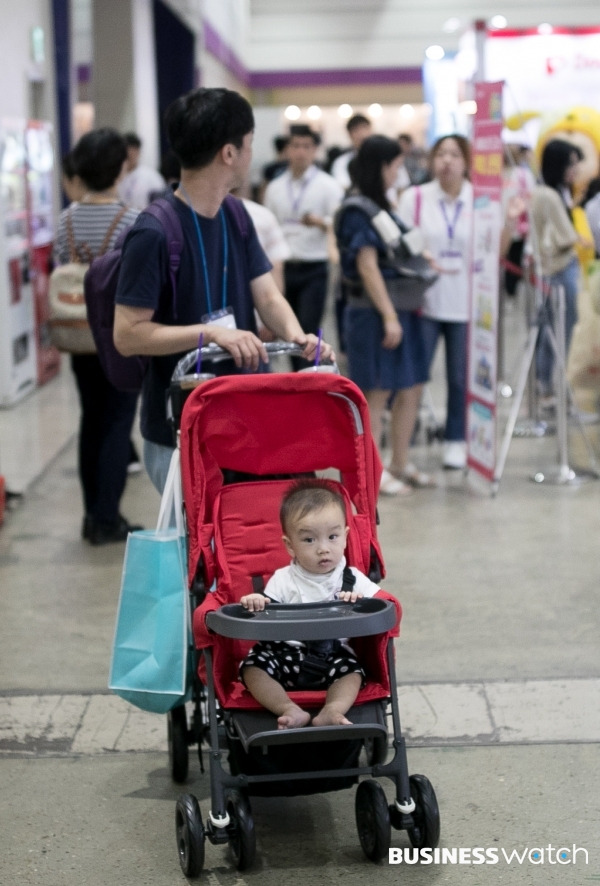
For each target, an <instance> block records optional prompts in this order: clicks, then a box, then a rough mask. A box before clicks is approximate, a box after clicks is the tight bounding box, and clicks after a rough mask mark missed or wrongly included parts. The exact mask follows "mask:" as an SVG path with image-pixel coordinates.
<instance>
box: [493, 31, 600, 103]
mask: <svg viewBox="0 0 600 886" xmlns="http://www.w3.org/2000/svg"><path fill="white" fill-rule="evenodd" d="M486 37H487V39H486V42H485V76H486V78H487V79H489V80H500V79H503V80H504V81H505V84H506V88H505V91H504V116H505V118H508V117H511V116H512V115H514V114H524V115H525V118H527V116H528V115H529V114H531V113H538V114H544V113H545V112H546V113H548V112H549V113H556V112H560V110H561V109H564V108H568V107H570V106H571V105H573V104H576V105H590V106H591V107H592V108H596V107H597V106H598V95H600V28H599V27H585V28H550V27H547V28H544V27H543V26H542V27H541V28H539V29H538V28H535V29H530V30H504V31H488V33H487V35H486Z"/></svg>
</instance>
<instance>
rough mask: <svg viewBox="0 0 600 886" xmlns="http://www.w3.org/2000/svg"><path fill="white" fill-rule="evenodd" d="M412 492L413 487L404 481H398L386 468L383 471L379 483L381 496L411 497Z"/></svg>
mask: <svg viewBox="0 0 600 886" xmlns="http://www.w3.org/2000/svg"><path fill="white" fill-rule="evenodd" d="M412 491H413V490H412V487H410V486H409V485H408V483H405V482H404V481H403V480H396V478H395V477H392V475H391V474H390V472H389V471H388V470H387V469H386V468H384V469H383V473H382V474H381V481H380V483H379V494H380V495H411V494H412Z"/></svg>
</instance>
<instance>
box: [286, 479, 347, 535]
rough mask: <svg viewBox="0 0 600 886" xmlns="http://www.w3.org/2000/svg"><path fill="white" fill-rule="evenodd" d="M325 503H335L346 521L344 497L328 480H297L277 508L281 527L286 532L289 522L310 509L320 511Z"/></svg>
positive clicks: (300, 516)
mask: <svg viewBox="0 0 600 886" xmlns="http://www.w3.org/2000/svg"><path fill="white" fill-rule="evenodd" d="M327 505H337V506H338V507H339V508H340V510H341V512H342V514H343V515H344V523H345V522H346V503H345V501H344V498H343V496H342V495H341V494H340V493H339V492H338V491H337V489H336V488H335V487H334V486H332V484H331V482H330V481H329V480H320V479H313V478H310V479H308V478H307V479H304V480H297V481H296V482H295V483H294V484H293V485H292V486H290V488H289V489H288V491H287V492H286V493H285V495H284V496H283V500H282V502H281V508H280V510H279V519H280V521H281V528H282V529H283V531H284V532H287V531H288V528H289V525H290V523H293V522H296V521H298V520H301V519H302V518H303V517H306V515H307V514H309V513H310V512H311V511H320V510H321V509H322V508H324V507H327Z"/></svg>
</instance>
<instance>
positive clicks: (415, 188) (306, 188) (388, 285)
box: [55, 89, 600, 544]
mask: <svg viewBox="0 0 600 886" xmlns="http://www.w3.org/2000/svg"><path fill="white" fill-rule="evenodd" d="M165 126H166V131H167V135H168V138H169V142H170V146H171V150H170V152H169V154H168V155H167V156H166V157H165V158H164V160H163V163H162V164H161V172H158V171H156V170H154V169H152V168H149V167H147V166H144V164H143V163H141V149H142V144H141V140H140V139H139V137H138V136H137V135H135V134H134V133H126V134H124V135H121V134H119V133H118V132H116V131H115V130H113V129H109V128H103V129H98V130H94V131H92V132H90V133H88V134H87V135H84V136H83V137H82V138H81V139H80V141H79V142H78V144H77V145H76V147H75V148H74V149H73V151H72V152H71V153H70V154H69V155H68V156H67V157H66V158H64V162H63V172H64V176H63V184H64V190H65V194H66V195H67V197H68V199H69V200H70V201H72V202H71V203H70V205H69V206H68V207H67V208H66V209H65V210H64V211H63V213H62V214H61V217H60V219H59V225H58V233H57V241H56V250H55V258H56V261H57V262H58V263H62V262H67V261H69V260H70V255H71V253H72V250H73V246H75V248H76V250H78V251H79V253H80V254H81V252H82V250H84V251H85V252H86V255H87V258H86V260H89V259H90V257H92V256H94V255H95V254H97V253H98V251H99V250H100V248H101V247H102V248H106V246H107V244H106V243H104V241H105V239H106V238H107V237H108V246H109V247H110V246H112V245H113V244H114V242H115V241H116V239H117V237H118V236H119V234H120V232H121V231H123V230H124V229H127V228H130V230H129V233H128V234H127V237H126V240H125V245H124V248H123V258H122V268H121V275H120V282H119V288H118V293H117V305H116V315H115V343H116V345H117V347H118V349H119V350H120V351H122V353H124V354H134V353H135V354H142V355H146V356H149V357H150V368H149V370H148V373H147V378H146V380H145V383H144V387H143V391H142V395H141V432H142V436H143V438H144V461H145V464H146V468H147V470H148V473H149V474H150V477H151V479H152V480H153V482H154V484H155V485H156V487H157V489H159V490H161V489H162V487H163V484H164V479H165V476H166V472H167V469H168V463H169V459H170V455H171V452H172V447H173V441H172V431H171V428H170V427H169V426H168V422H167V419H166V414H165V392H166V389H167V388H168V386H169V380H170V376H171V373H172V370H173V368H174V366H175V364H176V362H177V360H178V358H179V356H180V355H181V353H182V352H185V351H186V350H190V349H192V348H194V347H195V346H196V345H197V342H198V340H199V335H200V334H202V335H203V339H204V342H205V344H208V343H210V342H215V343H216V344H219V345H220V346H221V347H223V348H224V349H225V350H227V351H228V352H229V354H230V356H231V361H230V362H229V363H228V364H224V365H223V367H222V369H221V370H220V371H226V372H231V371H234V372H237V371H256V370H257V369H259V368H260V367H263V368H264V364H266V363H267V362H268V358H267V354H266V351H265V348H264V342H265V341H267V340H269V339H270V338H273V337H281V338H284V339H286V340H289V341H295V342H297V343H298V344H300V345H301V346H302V348H303V354H302V358H295V360H294V366H293V368H294V369H295V370H298V369H301V368H303V367H304V366H306V365H307V361H309V360H311V359H312V358H314V356H315V352H316V347H317V345H318V346H319V347H320V348H321V349H322V350H321V356H322V357H323V356H330V355H333V349H332V348H331V347H330V345H329V344H326V343H323V342H321V340H320V330H321V328H322V325H323V317H324V313H325V310H326V299H327V295H328V293H331V292H333V291H337V298H336V311H337V318H338V333H339V342H338V343H337V345H338V346H339V348H340V349H341V350H343V351H345V352H346V358H347V372H348V375H349V377H350V378H351V379H352V380H353V381H354V382H355V383H356V384H357V385H358V387H359V388H360V389H361V390H362V391H363V392H364V394H365V397H366V400H367V403H368V407H369V413H370V418H371V424H372V430H373V434H374V439H375V440H376V442H377V443H382V441H383V439H384V419H388V420H389V427H388V429H387V431H388V433H387V434H386V435H385V436H386V438H387V439H389V454H388V453H387V452H386V453H382V455H385V457H386V459H385V470H384V473H383V477H382V481H381V488H380V493H381V494H383V495H392V496H405V495H408V494H411V493H412V492H413V490H414V489H415V488H424V487H429V486H432V485H435V480H434V478H433V477H432V476H431V475H430V474H427V473H425V472H424V471H422V470H420V469H419V468H418V467H417V466H416V465H415V464H414V463H413V461H412V458H411V455H410V452H411V441H412V440H413V436H414V432H415V426H416V423H417V419H418V415H419V407H420V404H421V399H422V395H423V386H424V385H425V384H426V382H427V381H428V379H429V378H430V375H431V371H432V364H433V361H434V358H435V355H436V351H437V348H438V343H439V340H440V339H442V340H443V345H444V352H445V375H446V382H447V398H446V411H445V412H446V420H445V426H444V434H443V436H444V450H443V460H442V465H443V467H444V468H447V469H449V470H452V469H458V470H460V469H462V468H464V467H465V465H466V443H465V438H466V430H465V405H466V386H467V383H466V375H467V339H468V325H469V273H470V243H471V239H472V225H473V191H472V186H471V184H470V181H469V173H470V162H471V156H470V153H471V152H470V144H469V141H468V139H467V138H465V137H464V136H463V135H460V134H458V133H450V134H447V135H444V136H443V137H441V138H439V139H438V140H437V141H436V142H435V143H434V144H433V146H432V147H431V148H430V149H429V151H428V152H425V150H424V149H423V148H422V147H420V146H416V145H415V144H414V142H413V140H412V138H411V136H410V135H408V134H406V133H403V134H401V135H400V136H399V137H398V138H389V137H387V136H383V135H380V134H374V133H373V127H372V123H371V121H370V120H369V119H368V118H367V117H365V116H363V115H361V114H357V115H355V116H353V117H352V118H351V119H350V120H349V121H348V124H347V133H348V140H349V142H350V144H349V146H348V147H347V149H345V150H343V149H337V150H333V149H330V150H329V151H328V152H327V153H326V155H323V152H320V148H321V137H320V135H319V133H317V132H316V131H314V130H313V129H311V128H310V126H308V125H306V124H296V125H293V126H291V127H290V129H289V132H288V133H286V134H285V135H280V136H277V137H276V139H275V140H274V147H275V150H276V157H275V159H274V160H273V161H272V162H270V163H268V164H266V165H265V166H264V168H263V180H262V182H261V183H260V186H259V187H258V188H257V189H256V192H255V194H254V196H255V197H256V198H257V199H256V200H254V201H253V200H247V199H243V201H241V209H240V208H235V207H234V206H233V205H232V202H231V201H232V200H233V199H234V198H232V197H231V196H230V194H231V193H232V192H233V193H235V194H237V195H239V196H241V197H245V194H246V193H247V191H248V184H249V182H248V176H249V169H250V161H251V155H252V146H251V143H252V136H253V131H254V117H253V114H252V109H251V107H250V105H249V104H248V102H247V101H246V100H245V99H244V98H242V97H241V96H240V95H238V94H237V93H235V92H232V91H230V90H226V89H197V90H193V91H192V92H191V93H189V94H187V95H185V96H182V97H181V98H180V99H178V100H177V101H176V102H174V103H173V104H172V105H171V107H170V108H169V110H168V112H167V115H166V119H165ZM530 153H531V152H530V151H528V149H527V147H526V146H519V147H518V148H516V147H515V146H510V147H509V146H507V148H506V158H507V163H506V169H505V189H504V190H505V200H504V214H505V230H504V231H503V237H502V248H503V250H504V252H505V253H506V257H507V268H508V270H507V272H506V277H505V287H506V293H507V294H508V295H511V294H513V293H514V291H515V285H516V282H517V281H518V279H519V274H520V265H521V262H522V255H523V251H524V248H525V249H527V248H529V249H530V250H531V249H533V250H534V251H535V252H536V254H539V256H540V261H541V273H542V275H543V277H544V279H545V280H546V281H547V283H548V285H550V286H551V285H553V284H555V285H556V284H560V285H561V286H562V287H563V288H564V290H565V296H566V345H567V348H568V344H569V341H570V337H571V334H572V330H573V327H574V324H575V321H576V317H577V307H576V303H577V291H578V285H579V282H578V275H579V262H578V259H577V254H576V247H577V246H578V245H579V246H582V245H583V246H585V245H587V246H588V247H589V246H590V245H592V246H593V244H590V243H587V244H586V242H585V238H584V237H582V235H581V234H579V233H578V232H577V231H576V229H575V227H574V223H573V196H572V182H573V177H574V170H575V169H576V166H577V163H578V161H579V159H580V154H579V151H578V149H577V148H576V147H574V146H573V145H572V144H569V143H567V142H564V141H561V140H559V139H553V140H551V141H550V142H548V144H547V145H546V146H545V148H544V150H543V154H542V158H541V166H540V175H539V179H538V180H536V177H535V176H534V174H533V172H532V171H531V166H530V162H529V161H530ZM321 155H323V156H326V159H325V160H319V159H318V157H319V156H321ZM599 191H600V188H598V187H596V188H595V189H594V188H593V187H592V188H590V189H589V190H588V194H587V195H586V201H587V207H588V218H589V220H590V225H591V229H592V231H593V232H594V236H595V237H596V238H597V241H596V246H595V249H596V251H597V250H598V247H599V245H600V224H599V218H600V209H599V208H598V207H600V193H599ZM158 195H166V199H167V200H168V201H169V202H170V204H171V206H172V208H173V210H174V211H175V212H176V213H177V216H178V218H179V222H180V224H181V228H182V232H183V241H184V246H183V252H182V256H181V264H180V268H179V272H178V273H179V277H178V279H179V283H178V292H179V293H181V296H179V297H178V299H177V301H176V302H174V299H173V298H172V293H171V292H170V289H169V286H168V280H169V257H168V248H167V244H166V241H165V235H164V230H162V228H161V225H160V224H159V222H158V221H157V220H156V219H154V218H152V217H151V216H149V215H147V214H145V213H143V212H141V211H142V210H143V209H144V207H145V206H147V205H148V203H149V202H150V201H152V200H153V199H154V198H155V197H156V196H158ZM356 198H364V199H366V200H367V201H368V202H369V205H373V206H374V207H375V211H376V212H377V213H379V215H380V216H384V217H385V219H386V220H387V223H388V225H390V224H391V225H392V228H394V229H395V230H396V231H397V234H398V237H399V236H400V235H401V234H406V233H407V232H410V231H417V232H418V233H419V238H418V242H419V247H418V250H417V251H418V252H419V253H420V254H422V255H423V256H424V257H426V258H427V261H428V262H429V264H430V266H431V269H432V270H433V271H434V274H432V278H431V280H432V282H431V285H429V287H428V288H423V290H422V291H420V293H419V295H418V297H416V296H415V297H414V298H412V299H411V298H408V299H407V296H406V294H405V292H404V288H403V286H404V287H405V283H404V282H403V271H402V268H401V265H400V264H398V263H396V264H394V262H393V261H390V248H389V243H388V242H387V241H386V238H385V237H384V235H383V234H382V232H381V230H380V228H378V227H377V226H376V225H375V224H374V221H373V218H372V217H370V216H369V215H368V214H366V213H365V211H364V209H363V208H361V204H360V203H357V202H356ZM240 211H241V212H242V213H243V218H242V220H240V218H241V217H240ZM140 212H141V214H140ZM380 221H381V218H380ZM415 242H416V241H415ZM526 244H527V246H526ZM82 260H83V259H82ZM511 274H512V278H511V276H510V275H511ZM334 284H335V285H334ZM545 320H546V322H547V323H550V322H551V321H552V317H551V314H550V309H549V308H548V311H547V313H546V318H545ZM71 365H72V368H73V372H74V373H75V377H76V381H77V387H78V391H79V396H80V401H81V411H82V417H81V429H80V439H79V471H80V478H81V485H82V492H83V500H84V520H83V529H82V535H83V537H84V538H86V539H87V540H89V541H90V542H91V543H92V544H103V543H105V542H109V541H118V540H123V539H124V538H125V537H126V534H127V532H128V531H129V530H130V529H131V526H130V525H129V523H128V522H127V520H126V519H125V518H124V517H122V516H121V514H120V511H119V502H120V498H121V496H122V493H123V489H124V486H125V480H126V477H127V466H128V462H129V461H131V442H130V438H131V427H132V423H133V419H134V414H135V410H136V405H137V397H136V395H130V394H122V393H121V392H117V391H116V390H115V389H114V388H112V386H111V385H110V384H109V382H107V381H106V379H105V378H104V377H103V375H102V370H101V368H100V365H99V361H98V357H97V355H95V354H85V355H73V356H72V357H71ZM553 369H554V366H553V353H552V350H551V348H550V346H549V344H548V337H547V336H545V335H541V336H540V342H539V347H538V353H537V373H538V383H539V387H540V393H541V394H542V395H543V397H545V398H550V397H551V395H552V378H553Z"/></svg>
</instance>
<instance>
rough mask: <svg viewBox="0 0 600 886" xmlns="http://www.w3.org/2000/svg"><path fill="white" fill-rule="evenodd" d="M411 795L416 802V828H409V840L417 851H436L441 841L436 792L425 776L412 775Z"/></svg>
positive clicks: (414, 814)
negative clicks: (425, 849)
mask: <svg viewBox="0 0 600 886" xmlns="http://www.w3.org/2000/svg"><path fill="white" fill-rule="evenodd" d="M409 782H410V795H411V797H412V798H413V800H414V801H415V806H416V809H415V811H414V812H413V814H412V815H413V821H414V823H415V826H414V828H409V830H408V838H409V840H410V842H411V843H412V845H413V846H414V847H415V849H423V848H425V847H426V848H427V849H435V847H436V846H437V844H438V841H439V839H440V810H439V807H438V801H437V797H436V796H435V791H434V790H433V786H432V784H431V782H430V781H429V779H428V778H426V777H425V776H424V775H411V776H410V779H409Z"/></svg>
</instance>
